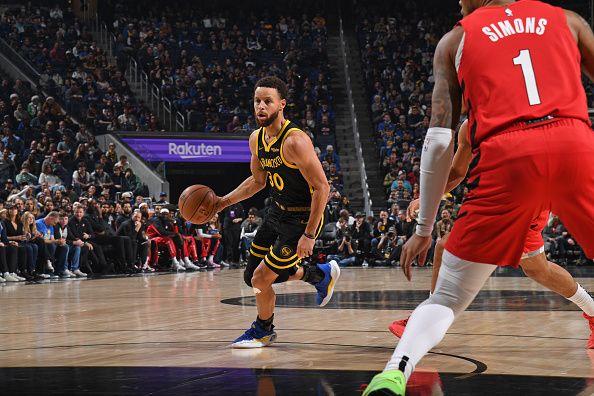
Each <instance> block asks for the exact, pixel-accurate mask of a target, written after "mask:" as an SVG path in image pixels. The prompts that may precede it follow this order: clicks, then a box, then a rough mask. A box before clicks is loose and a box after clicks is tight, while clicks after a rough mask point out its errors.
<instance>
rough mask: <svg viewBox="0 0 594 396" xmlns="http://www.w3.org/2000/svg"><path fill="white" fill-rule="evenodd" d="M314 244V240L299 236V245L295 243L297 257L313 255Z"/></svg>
mask: <svg viewBox="0 0 594 396" xmlns="http://www.w3.org/2000/svg"><path fill="white" fill-rule="evenodd" d="M315 243H316V241H315V239H310V238H308V237H306V236H305V235H301V238H299V243H297V257H299V258H304V257H309V256H311V255H312V254H313V247H314V244H315Z"/></svg>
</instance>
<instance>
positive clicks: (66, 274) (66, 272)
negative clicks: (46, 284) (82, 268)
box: [60, 270, 75, 278]
mask: <svg viewBox="0 0 594 396" xmlns="http://www.w3.org/2000/svg"><path fill="white" fill-rule="evenodd" d="M74 276H75V275H74V274H72V275H70V271H68V270H64V272H62V273H61V274H60V278H73V277H74Z"/></svg>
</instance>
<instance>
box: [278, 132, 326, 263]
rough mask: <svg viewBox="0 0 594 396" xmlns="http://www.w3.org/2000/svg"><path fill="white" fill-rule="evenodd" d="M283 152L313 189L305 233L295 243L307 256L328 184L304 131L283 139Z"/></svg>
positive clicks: (311, 251) (312, 243)
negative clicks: (297, 242)
mask: <svg viewBox="0 0 594 396" xmlns="http://www.w3.org/2000/svg"><path fill="white" fill-rule="evenodd" d="M283 154H284V156H285V159H286V160H287V161H289V162H290V163H293V164H295V166H297V167H298V168H299V171H300V172H301V174H302V175H303V178H304V179H305V181H307V183H308V184H309V185H310V186H311V187H312V189H313V194H312V196H311V212H310V215H309V221H308V222H307V227H306V228H305V234H304V235H302V236H301V239H300V240H299V244H298V245H297V255H298V256H299V257H307V256H310V255H312V254H313V246H314V242H315V235H316V230H317V228H318V226H319V225H320V222H321V221H322V215H323V214H324V210H325V209H326V202H327V201H328V195H329V194H330V186H329V184H328V179H327V178H326V175H325V174H324V169H323V168H322V164H321V162H320V160H319V158H318V156H317V155H316V152H315V151H314V147H313V144H312V143H311V139H310V138H309V136H307V135H306V134H305V133H303V132H297V131H295V132H292V133H291V134H290V135H289V136H288V137H287V139H286V140H285V143H284V146H283ZM306 234H307V235H306ZM312 236H313V239H312V238H311V237H312Z"/></svg>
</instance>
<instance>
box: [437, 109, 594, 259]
mask: <svg viewBox="0 0 594 396" xmlns="http://www.w3.org/2000/svg"><path fill="white" fill-rule="evenodd" d="M477 156H478V157H477ZM473 162H474V163H476V166H475V167H474V168H473V169H472V170H471V172H470V176H469V179H468V186H469V189H470V193H469V194H468V196H467V198H466V199H465V201H464V203H463V204H462V207H461V208H460V211H459V213H458V218H457V220H456V223H455V224H454V228H453V229H452V233H451V235H450V238H449V239H448V241H447V243H446V250H448V251H449V252H450V253H452V254H453V255H455V256H457V257H459V258H461V259H464V260H468V261H473V262H478V263H485V264H495V265H500V266H506V265H512V266H517V265H518V264H519V261H520V258H521V257H522V253H523V251H524V245H525V243H526V242H527V239H528V237H529V233H530V229H531V225H532V224H533V223H534V222H535V219H538V218H539V216H541V214H542V213H543V212H545V211H552V212H553V213H555V214H556V215H558V216H559V218H560V219H561V222H562V223H563V225H564V226H565V227H566V228H567V229H568V231H569V232H570V233H571V235H572V236H573V237H574V238H575V239H576V240H577V242H578V243H579V244H580V246H581V247H582V248H583V249H584V252H585V253H586V255H587V256H588V257H593V256H594V231H593V230H594V132H592V129H591V128H590V127H589V126H588V125H587V124H586V123H584V122H583V121H580V120H577V119H557V120H553V121H552V122H549V123H546V124H543V125H538V126H534V127H531V128H525V129H519V130H515V131H509V132H505V133H502V134H500V135H497V136H494V137H492V138H490V139H487V140H486V141H484V142H482V143H481V145H480V147H479V150H478V151H477V152H476V154H475V158H474V161H473Z"/></svg>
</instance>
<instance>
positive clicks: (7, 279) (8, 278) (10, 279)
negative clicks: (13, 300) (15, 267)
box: [2, 272, 19, 282]
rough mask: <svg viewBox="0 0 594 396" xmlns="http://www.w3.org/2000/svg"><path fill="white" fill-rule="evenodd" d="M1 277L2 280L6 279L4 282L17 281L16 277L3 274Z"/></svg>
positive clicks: (6, 273)
mask: <svg viewBox="0 0 594 396" xmlns="http://www.w3.org/2000/svg"><path fill="white" fill-rule="evenodd" d="M2 277H3V278H4V279H6V282H18V281H19V280H18V279H17V278H16V276H12V274H10V273H8V272H5V273H4V275H2Z"/></svg>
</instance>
